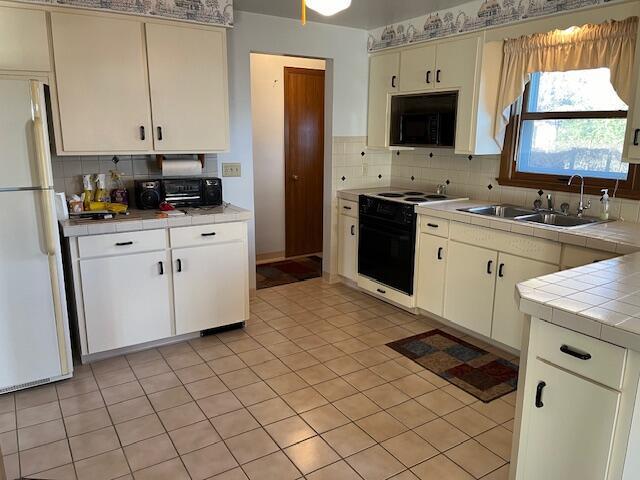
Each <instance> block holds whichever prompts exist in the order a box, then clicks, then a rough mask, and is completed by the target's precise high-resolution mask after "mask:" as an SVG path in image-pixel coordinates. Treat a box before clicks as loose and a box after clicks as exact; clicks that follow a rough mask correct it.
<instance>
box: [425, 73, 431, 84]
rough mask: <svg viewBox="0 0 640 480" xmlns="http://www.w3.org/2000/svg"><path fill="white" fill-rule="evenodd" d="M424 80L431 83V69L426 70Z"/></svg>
mask: <svg viewBox="0 0 640 480" xmlns="http://www.w3.org/2000/svg"><path fill="white" fill-rule="evenodd" d="M425 81H426V82H427V83H431V70H427V75H426V77H425Z"/></svg>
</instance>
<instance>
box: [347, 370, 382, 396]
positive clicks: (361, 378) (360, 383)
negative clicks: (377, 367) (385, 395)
mask: <svg viewBox="0 0 640 480" xmlns="http://www.w3.org/2000/svg"><path fill="white" fill-rule="evenodd" d="M343 378H344V379H345V380H346V381H347V382H349V383H350V384H351V385H353V386H354V387H355V388H357V389H358V390H360V391H361V392H362V391H364V390H370V389H372V388H374V387H377V386H379V385H383V384H385V383H387V382H386V380H385V379H384V378H382V377H381V376H380V375H377V374H375V373H373V372H372V371H370V370H367V369H363V370H359V371H357V372H353V373H350V374H348V375H345V376H344V377H343Z"/></svg>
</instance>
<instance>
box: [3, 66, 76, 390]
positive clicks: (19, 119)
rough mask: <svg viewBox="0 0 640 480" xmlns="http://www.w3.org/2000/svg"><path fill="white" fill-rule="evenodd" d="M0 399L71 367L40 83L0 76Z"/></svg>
mask: <svg viewBox="0 0 640 480" xmlns="http://www.w3.org/2000/svg"><path fill="white" fill-rule="evenodd" d="M0 105H2V108H0V125H2V127H1V128H0V169H1V171H2V175H0V203H1V204H2V208H0V224H1V225H2V228H0V365H2V368H0V394H1V393H5V392H9V391H13V390H19V389H22V388H26V387H32V386H35V385H39V384H43V383H48V382H50V381H54V380H59V379H62V378H67V377H69V376H71V374H72V372H73V363H72V356H71V345H70V340H69V322H68V317H67V304H66V299H65V294H64V278H63V270H62V256H61V252H60V238H59V236H58V222H57V219H56V213H55V201H54V191H53V175H52V171H51V155H50V149H49V134H48V131H47V110H46V101H45V85H44V84H43V83H41V82H38V81H34V80H30V79H29V77H24V78H21V77H13V76H12V77H0Z"/></svg>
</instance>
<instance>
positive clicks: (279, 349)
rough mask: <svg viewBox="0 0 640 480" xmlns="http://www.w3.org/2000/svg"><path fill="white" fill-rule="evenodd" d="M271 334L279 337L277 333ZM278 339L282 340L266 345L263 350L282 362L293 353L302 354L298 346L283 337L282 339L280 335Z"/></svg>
mask: <svg viewBox="0 0 640 480" xmlns="http://www.w3.org/2000/svg"><path fill="white" fill-rule="evenodd" d="M272 333H275V334H276V335H280V334H279V333H277V332H272ZM280 337H281V338H283V339H284V340H282V341H280V342H278V343H274V344H271V345H268V344H267V345H265V348H266V349H267V350H269V351H270V352H271V353H273V354H274V355H276V356H277V357H278V358H279V359H280V360H282V359H283V358H284V357H285V356H287V355H293V354H294V353H300V352H302V349H301V348H300V347H299V346H298V345H296V344H295V343H293V342H291V341H289V340H287V339H286V338H285V337H282V335H280Z"/></svg>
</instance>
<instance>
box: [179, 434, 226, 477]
mask: <svg viewBox="0 0 640 480" xmlns="http://www.w3.org/2000/svg"><path fill="white" fill-rule="evenodd" d="M182 461H183V462H184V464H185V466H186V467H187V470H188V472H189V474H190V475H191V478H192V479H193V480H204V479H205V478H209V477H212V476H213V475H217V474H219V473H222V472H225V471H227V470H230V469H232V468H233V467H235V466H237V465H238V462H236V461H235V459H234V458H233V456H232V455H231V452H229V449H228V448H227V447H226V445H225V444H224V442H218V443H216V444H214V445H210V446H208V447H205V448H203V449H201V450H196V451H195V452H191V453H188V454H186V455H183V457H182Z"/></svg>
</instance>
